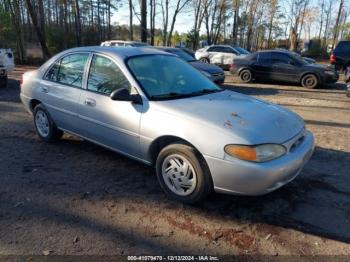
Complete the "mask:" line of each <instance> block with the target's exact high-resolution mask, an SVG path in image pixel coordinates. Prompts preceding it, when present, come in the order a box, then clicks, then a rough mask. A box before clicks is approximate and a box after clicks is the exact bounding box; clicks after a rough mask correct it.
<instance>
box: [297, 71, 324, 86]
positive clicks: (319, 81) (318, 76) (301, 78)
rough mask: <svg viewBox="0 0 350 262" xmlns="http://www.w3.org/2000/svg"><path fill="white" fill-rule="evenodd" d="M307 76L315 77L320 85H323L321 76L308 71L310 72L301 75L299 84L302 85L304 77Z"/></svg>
mask: <svg viewBox="0 0 350 262" xmlns="http://www.w3.org/2000/svg"><path fill="white" fill-rule="evenodd" d="M306 75H314V76H316V77H317V80H318V84H320V83H321V76H320V75H319V74H318V73H317V72H313V71H308V72H303V73H302V74H301V75H300V79H299V82H300V83H301V80H303V77H304V76H306Z"/></svg>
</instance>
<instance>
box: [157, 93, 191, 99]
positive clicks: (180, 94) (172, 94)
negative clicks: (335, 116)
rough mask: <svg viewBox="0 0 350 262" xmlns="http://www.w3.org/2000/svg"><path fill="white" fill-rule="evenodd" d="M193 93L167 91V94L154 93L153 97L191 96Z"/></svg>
mask: <svg viewBox="0 0 350 262" xmlns="http://www.w3.org/2000/svg"><path fill="white" fill-rule="evenodd" d="M190 95H191V94H182V93H177V92H170V93H167V94H161V95H154V96H151V98H152V99H157V98H168V97H171V98H173V97H188V96H190Z"/></svg>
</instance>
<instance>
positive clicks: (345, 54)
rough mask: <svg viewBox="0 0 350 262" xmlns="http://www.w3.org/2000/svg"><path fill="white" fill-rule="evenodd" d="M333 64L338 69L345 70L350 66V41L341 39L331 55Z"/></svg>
mask: <svg viewBox="0 0 350 262" xmlns="http://www.w3.org/2000/svg"><path fill="white" fill-rule="evenodd" d="M330 61H331V64H332V65H334V66H335V68H336V69H337V70H342V71H343V70H344V69H345V68H346V67H347V66H350V41H340V42H339V43H338V45H337V46H336V48H335V49H334V50H333V52H332V54H331V57H330Z"/></svg>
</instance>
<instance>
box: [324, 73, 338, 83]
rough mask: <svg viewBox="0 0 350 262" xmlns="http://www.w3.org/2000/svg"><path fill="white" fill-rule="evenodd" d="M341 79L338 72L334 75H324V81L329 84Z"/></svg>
mask: <svg viewBox="0 0 350 262" xmlns="http://www.w3.org/2000/svg"><path fill="white" fill-rule="evenodd" d="M338 80H339V75H338V74H337V73H335V74H334V75H327V74H326V75H325V76H324V77H323V82H324V83H327V84H329V83H335V82H337V81H338Z"/></svg>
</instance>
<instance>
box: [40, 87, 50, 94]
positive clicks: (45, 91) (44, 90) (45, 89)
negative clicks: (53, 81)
mask: <svg viewBox="0 0 350 262" xmlns="http://www.w3.org/2000/svg"><path fill="white" fill-rule="evenodd" d="M41 92H43V93H48V92H49V89H48V88H47V87H46V86H42V87H41Z"/></svg>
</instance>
